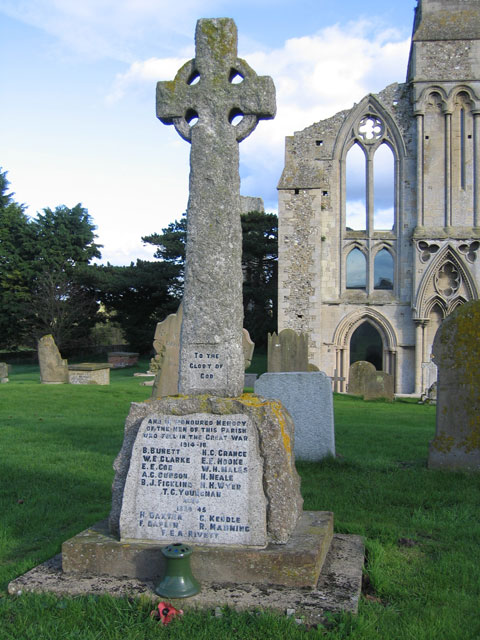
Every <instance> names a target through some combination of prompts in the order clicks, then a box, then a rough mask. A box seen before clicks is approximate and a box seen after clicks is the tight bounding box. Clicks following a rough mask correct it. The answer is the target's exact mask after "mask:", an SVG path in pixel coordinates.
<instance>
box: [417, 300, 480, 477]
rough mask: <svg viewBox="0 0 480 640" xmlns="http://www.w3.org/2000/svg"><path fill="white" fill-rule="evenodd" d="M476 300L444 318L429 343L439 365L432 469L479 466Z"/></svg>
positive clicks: (479, 307) (479, 306)
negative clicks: (431, 341) (432, 341)
mask: <svg viewBox="0 0 480 640" xmlns="http://www.w3.org/2000/svg"><path fill="white" fill-rule="evenodd" d="M479 327H480V302H479V301H478V300H477V301H475V302H469V303H467V304H464V305H462V306H461V307H459V308H457V309H456V310H455V311H454V312H453V313H452V314H451V315H450V316H448V317H447V318H445V320H444V321H443V323H442V324H441V326H440V328H439V329H438V331H437V334H436V336H435V340H434V343H433V349H432V352H433V355H434V357H435V362H436V364H437V368H438V382H437V419H436V432H435V438H434V439H433V440H432V442H431V443H430V451H429V456H428V466H429V468H430V469H442V468H446V469H457V468H458V469H472V470H475V471H479V470H480V383H479V381H480V339H479Z"/></svg>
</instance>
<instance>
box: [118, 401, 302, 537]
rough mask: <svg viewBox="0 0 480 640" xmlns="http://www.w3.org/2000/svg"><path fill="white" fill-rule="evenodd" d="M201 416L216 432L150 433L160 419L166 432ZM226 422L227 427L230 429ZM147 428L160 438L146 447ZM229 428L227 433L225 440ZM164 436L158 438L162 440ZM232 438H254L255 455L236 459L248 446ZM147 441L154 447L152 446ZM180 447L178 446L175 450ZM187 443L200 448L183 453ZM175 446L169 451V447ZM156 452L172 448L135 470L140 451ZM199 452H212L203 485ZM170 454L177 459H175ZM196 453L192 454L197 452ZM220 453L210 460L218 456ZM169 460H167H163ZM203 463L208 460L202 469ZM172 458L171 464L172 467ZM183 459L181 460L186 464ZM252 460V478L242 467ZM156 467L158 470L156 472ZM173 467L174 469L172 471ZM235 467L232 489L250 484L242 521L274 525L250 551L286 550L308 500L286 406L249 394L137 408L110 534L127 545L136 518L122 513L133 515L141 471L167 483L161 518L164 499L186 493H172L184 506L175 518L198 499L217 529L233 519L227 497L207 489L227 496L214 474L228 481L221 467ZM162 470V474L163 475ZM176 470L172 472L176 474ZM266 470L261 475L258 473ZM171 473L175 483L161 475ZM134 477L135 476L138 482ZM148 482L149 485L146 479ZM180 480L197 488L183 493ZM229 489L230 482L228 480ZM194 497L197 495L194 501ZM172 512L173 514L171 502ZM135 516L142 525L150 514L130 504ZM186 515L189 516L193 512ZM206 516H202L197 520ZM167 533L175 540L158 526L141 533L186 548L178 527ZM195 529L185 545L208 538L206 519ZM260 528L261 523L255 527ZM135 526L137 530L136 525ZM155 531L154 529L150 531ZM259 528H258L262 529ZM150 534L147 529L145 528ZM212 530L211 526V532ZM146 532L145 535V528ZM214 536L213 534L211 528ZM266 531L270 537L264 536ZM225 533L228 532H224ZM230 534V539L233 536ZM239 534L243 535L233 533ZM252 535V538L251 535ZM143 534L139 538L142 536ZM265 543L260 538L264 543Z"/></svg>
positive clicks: (121, 462) (195, 428)
mask: <svg viewBox="0 0 480 640" xmlns="http://www.w3.org/2000/svg"><path fill="white" fill-rule="evenodd" d="M193 414H202V416H204V415H205V414H206V417H200V416H195V417H194V418H193V419H194V420H203V421H206V420H208V421H212V423H213V424H212V425H206V424H203V425H187V424H185V425H181V424H179V425H178V427H182V426H184V427H185V428H186V431H183V432H182V431H175V432H174V431H173V430H172V431H170V432H167V431H164V430H162V429H160V430H157V431H155V430H153V431H150V432H149V431H148V430H147V427H148V426H149V425H150V427H154V426H155V423H154V422H150V423H149V422H148V420H149V419H150V420H154V419H155V418H156V419H157V420H158V416H161V417H162V424H161V425H160V424H159V425H158V426H160V427H165V426H166V425H165V424H164V422H165V419H168V416H169V417H170V419H171V420H173V419H177V418H179V417H180V418H181V417H184V420H185V421H186V420H187V419H188V420H191V419H192V418H190V417H189V416H192V415H193ZM239 415H240V416H246V417H247V420H244V418H243V417H242V418H241V419H240V421H241V422H244V421H246V422H248V426H246V425H245V426H243V425H242V426H240V427H238V426H236V427H232V426H228V425H227V423H228V422H229V421H233V420H235V421H238V418H237V416H239ZM224 423H225V425H224ZM142 424H143V425H144V426H143V429H145V433H146V434H148V433H150V435H151V436H152V437H151V438H144V439H143V438H142V440H144V441H142V442H137V441H138V437H139V436H140V437H142V433H143V431H142V430H141V425H142ZM207 427H208V428H210V429H213V428H214V429H215V431H213V430H212V431H210V432H207V431H203V432H202V431H201V429H202V428H203V429H207ZM222 428H224V429H225V431H224V432H223V434H222ZM232 428H239V429H241V430H243V429H247V430H248V431H247V433H243V432H238V433H233V431H232ZM162 433H163V434H164V435H167V436H168V437H167V438H161V437H158V436H161V435H162ZM155 435H157V438H155ZM172 435H177V436H180V435H185V436H186V437H185V438H180V437H178V438H176V439H174V438H171V436H172ZM222 435H226V436H227V439H215V440H214V439H213V437H217V438H218V437H219V436H222ZM232 436H235V437H238V436H241V437H242V438H244V437H245V436H247V441H248V442H249V447H250V449H249V450H248V452H247V454H246V455H240V453H238V455H236V456H235V452H241V451H244V448H243V447H244V444H242V445H241V443H245V442H246V441H245V440H235V439H234V438H233V437H232ZM145 441H147V444H146V445H145ZM172 441H173V443H174V444H172ZM182 442H184V443H186V444H187V445H188V444H190V445H191V444H193V445H194V446H193V447H192V446H190V447H189V446H182V445H181V443H182ZM164 443H167V444H164ZM144 446H146V447H147V451H148V447H153V448H159V449H165V452H164V453H158V454H155V453H154V454H148V453H147V454H145V455H158V456H160V459H157V460H155V461H154V462H153V463H152V462H151V461H144V464H147V467H148V468H147V469H144V470H142V469H140V470H138V469H137V470H135V469H134V461H135V457H136V456H138V452H137V453H135V449H138V448H140V450H141V452H142V454H143V447H144ZM173 449H175V450H176V451H175V453H172V450H173ZM194 449H195V450H196V451H197V452H198V451H200V452H202V451H206V452H207V453H206V454H205V456H200V467H202V465H204V466H205V467H208V469H205V470H204V471H202V470H201V468H200V470H199V472H198V473H199V474H200V473H205V474H207V476H206V478H205V479H202V477H201V476H200V475H197V472H196V471H195V470H194V469H193V468H192V467H191V466H190V464H191V462H192V463H193V460H194V459H195V462H194V463H193V464H194V465H197V464H198V453H195V454H194V453H193V450H194ZM177 450H179V451H183V450H185V452H186V453H185V455H183V453H182V455H180V454H179V453H177ZM167 451H169V452H167ZM190 451H191V452H192V453H191V454H189V452H190ZM211 451H212V452H213V453H210V452H211ZM189 455H190V456H191V458H192V460H191V462H189V463H187V462H186V460H185V459H183V460H182V458H186V457H188V456H189ZM132 456H133V460H132V465H133V466H132V471H129V469H130V468H131V459H132ZM162 456H163V459H161V458H162ZM202 457H204V458H205V460H204V461H203V462H202V459H201V458H202ZM167 458H168V460H167ZM176 458H179V460H178V462H177V461H176ZM227 459H232V460H233V461H236V463H237V464H227V465H225V463H224V460H227ZM242 459H245V460H247V461H248V472H247V473H245V472H244V471H243V470H241V469H242V468H243V467H245V464H240V463H239V462H241V461H242ZM150 464H153V466H154V468H153V469H151V468H149V467H150ZM165 466H167V467H168V468H166V469H165V468H164V467H165ZM222 466H223V467H225V466H226V467H227V469H230V471H227V473H229V474H231V475H232V479H231V480H228V481H227V482H233V484H235V485H237V484H244V486H245V487H246V488H247V495H248V498H247V506H246V507H245V508H243V507H242V510H241V514H242V518H246V517H248V514H249V513H250V512H252V514H253V519H254V521H255V523H258V522H259V521H260V519H261V518H260V515H259V514H260V512H261V511H262V510H265V511H264V513H265V515H264V519H265V520H266V535H265V527H264V526H263V527H261V528H260V529H261V530H260V531H252V536H253V537H252V539H251V541H246V542H244V544H257V545H262V544H266V543H267V542H275V543H282V544H283V543H285V542H286V541H287V540H288V538H289V536H290V534H291V532H292V531H293V529H294V528H295V525H296V522H297V519H298V517H299V515H300V513H301V509H302V502H303V501H302V498H301V495H300V480H299V477H298V474H297V472H296V469H295V463H294V456H293V423H292V420H291V418H290V416H289V415H288V413H287V412H286V411H285V410H284V409H283V407H282V406H281V405H280V403H278V402H274V401H268V400H264V399H262V398H259V397H258V396H255V395H254V394H245V395H243V396H241V397H239V398H218V397H213V396H205V395H204V396H193V397H177V398H175V397H168V398H163V399H161V400H155V401H151V402H149V403H142V404H139V403H132V406H131V409H130V414H129V415H128V417H127V420H126V424H125V436H124V442H123V447H122V449H121V451H120V453H119V455H118V457H117V459H116V461H115V465H114V468H115V471H116V475H115V480H114V484H113V491H112V511H111V514H110V528H111V531H112V532H113V533H114V534H115V535H118V536H120V537H121V538H124V537H125V536H124V533H123V531H122V526H123V525H124V523H128V518H124V517H123V516H122V509H125V507H124V502H125V498H126V500H127V501H129V500H131V498H130V496H129V491H130V489H129V488H128V484H129V482H130V481H129V479H128V474H129V473H131V474H135V473H138V472H139V471H140V472H142V471H146V472H148V474H150V472H153V473H154V476H155V477H154V480H157V479H158V480H159V481H160V483H161V484H159V485H158V492H159V496H158V504H157V511H156V512H155V513H159V514H161V513H162V512H163V500H162V497H161V496H162V495H164V492H165V491H168V492H169V491H170V490H171V489H173V490H175V491H176V492H177V491H178V492H179V493H175V494H172V495H173V496H174V497H175V499H176V500H177V507H176V510H175V513H176V514H177V515H176V516H175V519H177V520H179V519H178V514H182V513H183V510H184V509H188V508H189V507H190V506H192V505H193V506H195V505H196V504H197V503H196V502H195V501H196V500H199V501H200V502H199V504H200V503H201V505H202V509H203V507H205V512H203V513H208V515H209V519H208V520H210V515H211V516H213V517H214V521H213V523H214V524H216V516H219V517H220V516H228V515H230V512H228V513H226V512H225V513H224V512H223V511H222V509H223V508H224V506H225V504H226V503H224V498H223V495H221V496H218V497H217V496H215V495H208V496H206V495H202V494H205V490H206V489H208V483H210V482H212V483H213V484H214V485H215V487H214V488H212V490H209V493H211V492H213V493H215V492H216V491H218V492H219V493H222V490H221V489H219V485H218V482H219V480H218V479H215V478H213V479H210V477H209V476H210V473H212V474H214V475H215V473H217V474H221V473H225V472H222V471H221V467H222ZM160 467H161V468H160ZM170 467H171V468H170ZM213 467H217V469H218V468H219V469H220V470H214V469H213ZM257 467H258V471H257ZM250 470H251V471H252V482H253V486H254V487H255V488H256V489H255V490H256V491H257V493H256V495H253V493H252V492H250V489H249V488H248V483H249V482H250V479H249V476H250ZM159 472H160V473H168V474H170V473H171V474H173V475H172V477H170V476H169V475H167V476H163V475H162V476H161V477H159V476H158V475H157V474H158V473H159ZM175 474H186V477H181V478H180V477H177V478H176V477H175ZM262 474H263V489H262V481H260V486H259V483H258V475H260V477H261V476H262ZM132 477H133V475H132ZM145 480H146V479H145ZM175 481H180V482H182V483H183V482H186V483H187V484H188V483H191V486H187V487H183V486H171V484H170V483H171V482H175ZM202 482H205V483H206V487H203V486H202V484H201V483H202ZM221 482H225V481H224V480H221ZM180 489H183V490H187V489H188V491H189V495H188V496H184V495H183V494H181V493H180ZM227 491H229V499H230V500H231V503H230V507H232V505H235V510H236V509H237V504H236V497H235V491H237V490H234V491H233V493H232V492H231V490H227ZM190 494H192V495H190ZM216 503H218V504H219V505H220V506H219V511H218V513H217V512H216V508H217V505H216ZM168 504H169V507H170V503H168ZM126 508H127V509H128V510H131V509H132V508H133V509H135V508H136V509H137V510H138V512H135V514H134V518H135V520H136V521H137V522H139V521H140V519H141V518H140V511H145V509H142V508H141V503H139V504H137V505H136V506H135V507H132V506H131V505H127V507H126ZM185 513H187V514H188V513H189V512H188V511H185ZM197 517H198V513H197ZM167 520H168V522H169V526H168V527H165V531H167V535H164V532H163V531H161V530H160V529H161V528H160V527H151V529H152V530H153V529H155V532H154V533H150V534H148V536H147V534H143V533H142V534H141V535H142V536H145V537H146V538H148V539H158V540H160V539H162V540H168V541H169V542H170V541H175V542H178V541H179V537H178V528H177V527H174V526H170V524H171V523H170V520H172V521H173V519H167ZM188 522H189V526H190V529H188V530H187V531H186V532H185V533H183V532H182V533H183V535H182V541H185V542H187V543H188V542H192V541H193V540H198V539H199V536H200V535H201V533H202V532H205V530H206V529H205V528H202V527H201V526H200V525H201V524H202V520H201V519H200V518H199V517H198V521H197V522H196V523H195V525H194V524H192V523H191V522H190V519H188ZM252 523H253V521H252ZM218 524H227V523H226V522H223V521H222V522H219V523H218ZM232 524H233V525H236V524H239V525H240V524H241V525H242V526H244V525H246V524H248V523H247V522H245V521H242V522H241V523H232ZM132 525H135V523H132ZM147 526H148V525H147ZM255 526H257V524H255ZM142 527H143V525H142ZM208 527H210V525H208ZM174 529H176V531H175V532H174V534H173V535H170V531H173V530H174ZM142 530H143V529H142ZM207 531H212V530H211V529H210V528H208V529H207ZM262 531H263V533H262ZM224 533H225V532H224ZM226 533H228V532H226ZM233 533H236V532H233ZM243 533H245V532H243ZM131 534H132V531H131V530H130V529H128V535H131ZM135 535H138V533H135ZM262 535H263V536H264V537H263V538H260V537H259V536H262ZM201 539H202V542H203V543H204V544H214V543H215V539H208V538H207V539H205V538H201ZM236 542H237V540H236V537H235V536H232V538H231V542H229V541H228V540H227V539H225V540H223V541H222V544H235V543H236Z"/></svg>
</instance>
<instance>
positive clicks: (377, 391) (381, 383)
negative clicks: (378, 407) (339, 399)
mask: <svg viewBox="0 0 480 640" xmlns="http://www.w3.org/2000/svg"><path fill="white" fill-rule="evenodd" d="M394 391H395V390H394V382H393V376H392V375H391V374H389V373H385V371H377V370H376V369H375V366H374V365H373V364H372V363H371V362H366V361H365V360H358V361H357V362H354V363H353V364H352V365H351V366H350V369H349V372H348V387H347V393H349V394H350V395H354V396H363V399H364V400H376V399H378V398H383V399H384V400H387V401H388V402H393V399H394V397H395V394H394Z"/></svg>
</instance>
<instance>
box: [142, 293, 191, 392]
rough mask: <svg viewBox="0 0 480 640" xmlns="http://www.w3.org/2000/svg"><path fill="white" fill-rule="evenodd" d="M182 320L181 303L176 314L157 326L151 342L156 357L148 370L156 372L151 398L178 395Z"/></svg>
mask: <svg viewBox="0 0 480 640" xmlns="http://www.w3.org/2000/svg"><path fill="white" fill-rule="evenodd" d="M182 319H183V303H180V306H179V307H178V309H177V313H171V314H170V315H169V316H167V317H166V318H165V320H164V321H163V322H159V323H158V324H157V328H156V330H155V337H154V340H153V348H154V349H155V352H156V355H155V357H154V358H153V359H152V361H151V363H150V370H151V371H156V375H155V381H154V383H153V390H152V398H162V397H163V396H175V395H177V393H178V366H179V360H180V329H181V327H182Z"/></svg>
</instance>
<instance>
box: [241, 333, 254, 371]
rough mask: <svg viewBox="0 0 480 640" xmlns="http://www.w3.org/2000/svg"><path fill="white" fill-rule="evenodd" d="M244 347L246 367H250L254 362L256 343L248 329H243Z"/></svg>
mask: <svg viewBox="0 0 480 640" xmlns="http://www.w3.org/2000/svg"><path fill="white" fill-rule="evenodd" d="M242 349H243V361H244V368H245V369H248V367H249V366H250V365H251V364H252V358H253V352H254V350H255V343H254V342H253V341H252V339H251V338H250V334H249V333H248V331H247V329H242Z"/></svg>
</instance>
